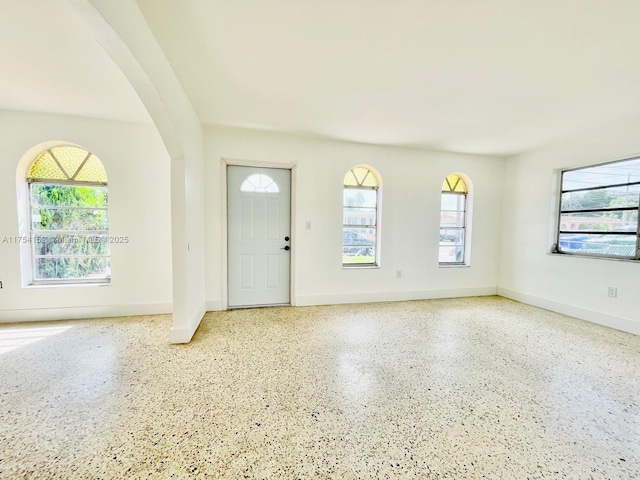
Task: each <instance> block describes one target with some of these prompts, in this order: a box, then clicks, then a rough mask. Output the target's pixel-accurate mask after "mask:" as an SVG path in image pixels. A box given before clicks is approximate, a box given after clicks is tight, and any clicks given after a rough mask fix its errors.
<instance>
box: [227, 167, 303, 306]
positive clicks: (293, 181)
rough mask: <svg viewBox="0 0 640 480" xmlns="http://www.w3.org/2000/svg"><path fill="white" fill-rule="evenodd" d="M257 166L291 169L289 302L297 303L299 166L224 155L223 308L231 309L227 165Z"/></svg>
mask: <svg viewBox="0 0 640 480" xmlns="http://www.w3.org/2000/svg"><path fill="white" fill-rule="evenodd" d="M230 166H234V167H255V168H279V169H281V170H291V200H290V208H291V230H290V231H291V262H290V265H289V303H290V304H291V306H292V307H294V306H295V305H296V301H295V298H296V297H295V285H296V282H295V271H296V268H295V265H296V251H297V250H296V243H297V238H296V237H297V235H296V232H297V231H298V230H297V228H296V201H295V198H296V191H297V189H296V184H297V175H296V173H297V166H296V164H295V163H278V162H265V161H259V160H242V159H237V158H228V157H222V158H221V159H220V172H222V175H220V191H221V193H222V217H221V218H222V220H221V223H222V225H221V229H220V230H221V235H222V238H221V240H222V263H221V264H222V269H221V278H220V280H221V285H222V292H221V293H222V309H223V310H229V283H228V282H229V276H228V273H229V243H228V237H227V234H228V227H229V215H228V213H229V205H228V200H227V183H228V172H227V167H230Z"/></svg>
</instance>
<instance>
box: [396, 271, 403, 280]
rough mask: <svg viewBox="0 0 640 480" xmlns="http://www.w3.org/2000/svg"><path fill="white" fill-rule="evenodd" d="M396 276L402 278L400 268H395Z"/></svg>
mask: <svg viewBox="0 0 640 480" xmlns="http://www.w3.org/2000/svg"><path fill="white" fill-rule="evenodd" d="M396 278H402V270H396Z"/></svg>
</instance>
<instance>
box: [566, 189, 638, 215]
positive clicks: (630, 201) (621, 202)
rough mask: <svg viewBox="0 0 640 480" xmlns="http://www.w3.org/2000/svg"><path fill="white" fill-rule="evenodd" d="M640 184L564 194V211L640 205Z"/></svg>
mask: <svg viewBox="0 0 640 480" xmlns="http://www.w3.org/2000/svg"><path fill="white" fill-rule="evenodd" d="M638 198H640V185H627V186H624V187H614V188H602V189H599V190H587V191H582V192H566V193H563V194H562V206H561V209H562V210H563V211H572V210H588V209H597V208H616V207H638Z"/></svg>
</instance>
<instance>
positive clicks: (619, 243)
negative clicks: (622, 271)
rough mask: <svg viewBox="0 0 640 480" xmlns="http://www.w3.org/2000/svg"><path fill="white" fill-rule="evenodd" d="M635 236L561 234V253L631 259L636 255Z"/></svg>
mask: <svg viewBox="0 0 640 480" xmlns="http://www.w3.org/2000/svg"><path fill="white" fill-rule="evenodd" d="M636 238H637V237H636V236H635V235H615V234H601V235H600V234H596V235H587V234H573V233H561V234H560V240H559V242H558V250H560V251H561V252H571V253H584V254H596V255H613V256H621V257H633V256H634V255H635V254H636Z"/></svg>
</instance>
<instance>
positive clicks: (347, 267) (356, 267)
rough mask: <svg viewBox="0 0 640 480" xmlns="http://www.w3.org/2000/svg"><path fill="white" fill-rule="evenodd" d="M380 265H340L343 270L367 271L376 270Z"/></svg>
mask: <svg viewBox="0 0 640 480" xmlns="http://www.w3.org/2000/svg"><path fill="white" fill-rule="evenodd" d="M378 268H380V265H371V264H358V263H354V264H353V265H344V264H343V265H342V269H343V270H367V269H378Z"/></svg>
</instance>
